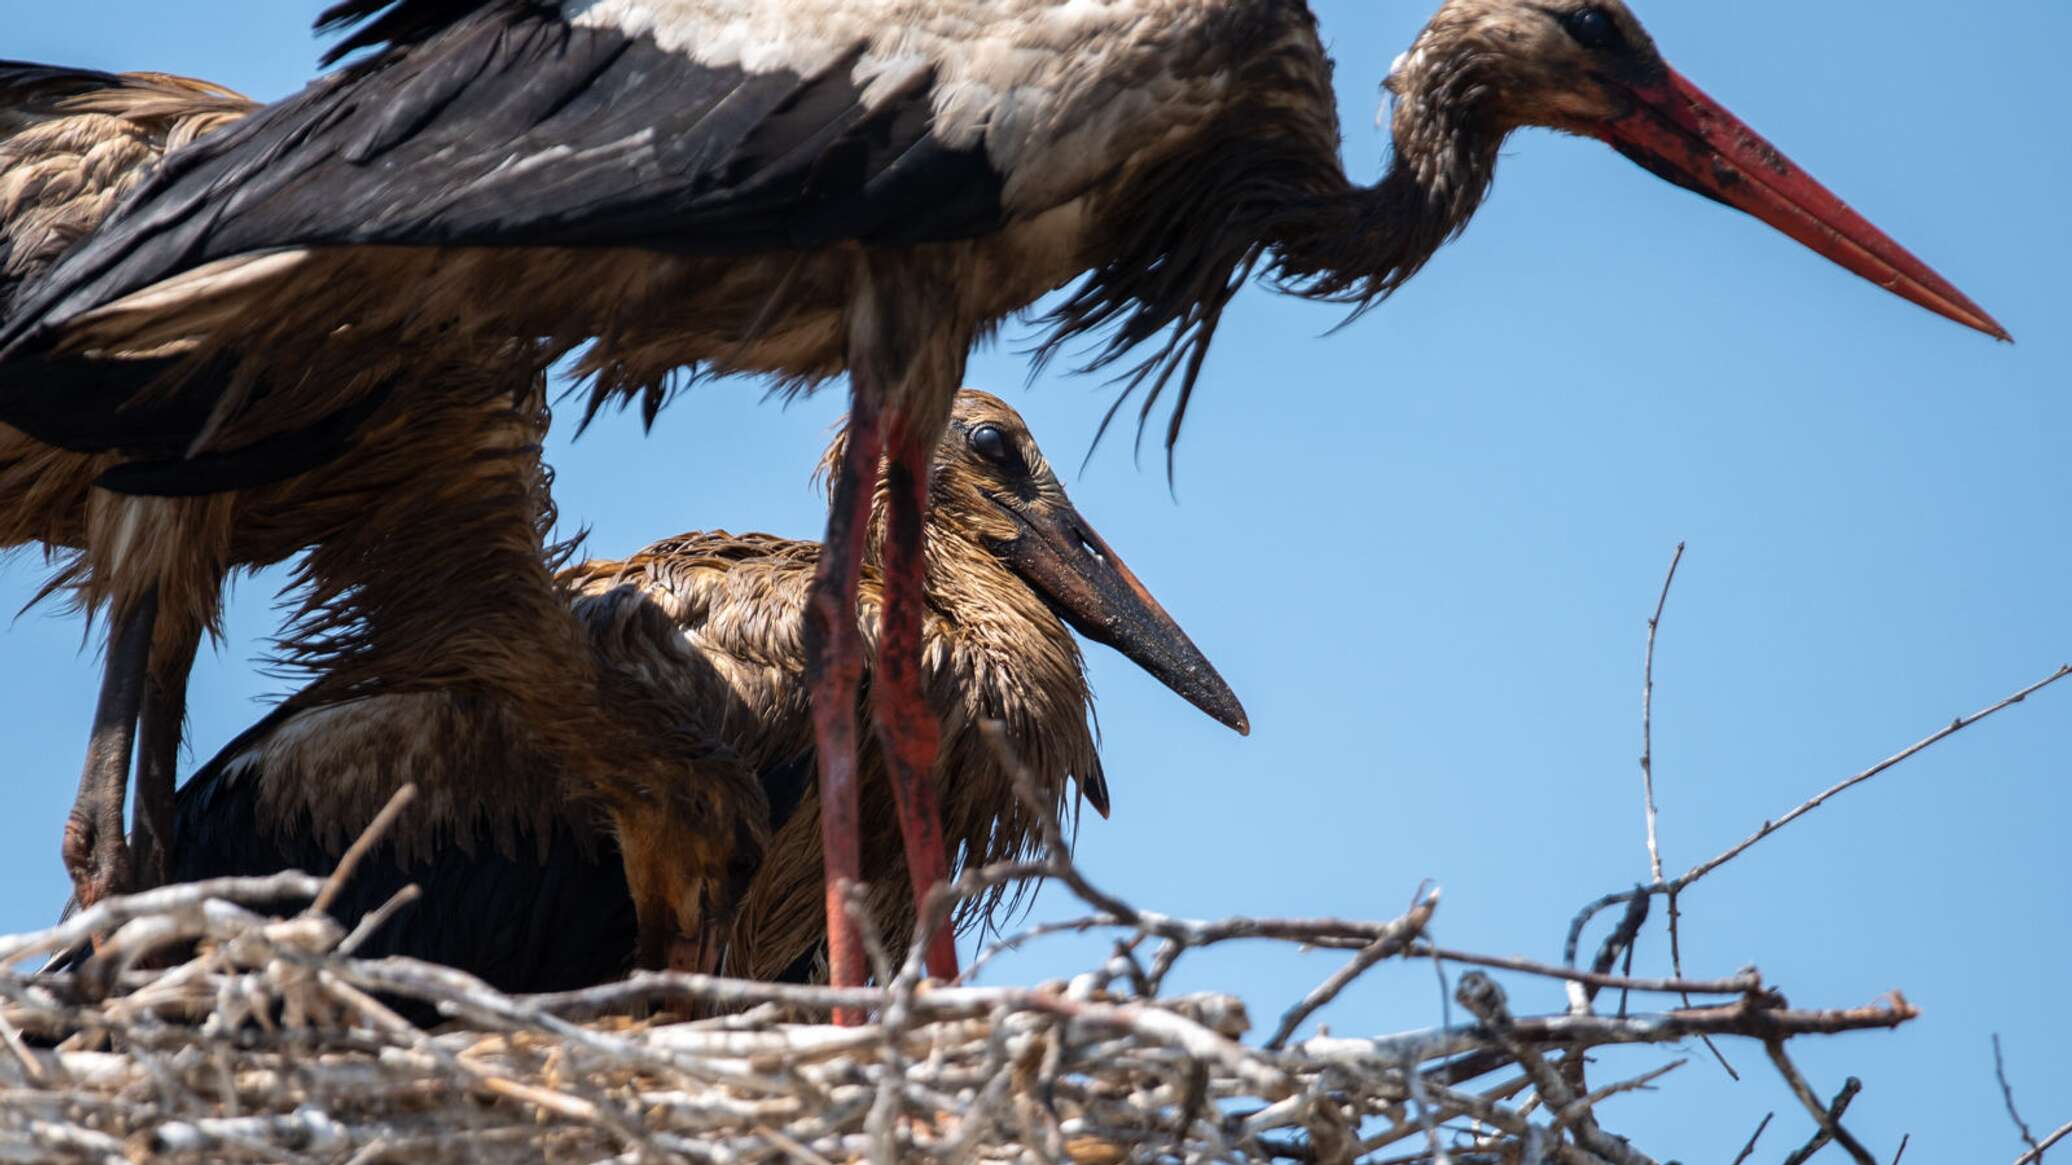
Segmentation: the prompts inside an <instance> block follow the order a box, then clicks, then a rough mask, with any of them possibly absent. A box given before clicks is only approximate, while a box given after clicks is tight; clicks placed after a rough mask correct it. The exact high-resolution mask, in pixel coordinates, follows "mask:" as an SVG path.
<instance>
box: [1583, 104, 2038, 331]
mask: <svg viewBox="0 0 2072 1165" xmlns="http://www.w3.org/2000/svg"><path fill="white" fill-rule="evenodd" d="M1666 71H1667V73H1668V76H1667V78H1666V79H1665V80H1663V81H1659V82H1653V83H1649V84H1646V85H1637V86H1631V87H1630V88H1629V90H1628V91H1629V92H1631V93H1632V94H1633V98H1634V108H1633V111H1632V112H1631V113H1628V114H1626V115H1625V116H1624V117H1620V118H1617V119H1615V120H1613V121H1609V122H1605V123H1603V124H1601V125H1599V126H1597V127H1596V128H1595V129H1594V130H1593V131H1592V132H1594V133H1595V134H1596V136H1598V137H1601V138H1603V139H1604V140H1605V141H1606V142H1609V143H1610V144H1611V145H1612V147H1613V148H1614V149H1616V150H1618V151H1619V152H1620V153H1622V154H1624V155H1626V156H1627V157H1629V158H1631V159H1633V160H1634V161H1635V162H1638V163H1639V164H1640V165H1642V166H1644V167H1646V168H1647V169H1648V170H1649V171H1651V172H1653V173H1654V174H1656V175H1657V176H1659V177H1661V178H1664V179H1667V180H1668V181H1670V182H1674V183H1676V184H1677V185H1678V186H1682V187H1684V188H1686V189H1689V190H1695V191H1697V192H1698V193H1700V194H1703V195H1704V196H1706V197H1707V198H1711V199H1714V200H1715V201H1718V202H1723V203H1726V204H1727V205H1728V206H1731V207H1734V208H1736V209H1738V210H1742V211H1746V212H1747V213H1749V214H1752V215H1754V216H1755V217H1757V218H1759V219H1761V220H1763V221H1764V222H1766V223H1769V224H1770V225H1771V226H1773V227H1776V228H1777V229H1778V230H1780V231H1783V232H1784V233H1785V234H1787V235H1790V236H1791V237H1792V238H1794V239H1797V240H1798V241H1799V242H1801V243H1804V244H1805V245H1806V246H1808V247H1811V248H1812V249H1813V250H1815V251H1818V252H1819V253H1821V254H1822V255H1825V256H1827V257H1828V258H1830V259H1832V260H1834V261H1835V262H1837V263H1839V264H1841V265H1842V266H1844V267H1847V268H1848V269H1849V270H1851V271H1854V272H1856V273H1857V274H1858V275H1861V276H1863V277H1864V278H1865V279H1868V280H1870V281H1871V282H1872V283H1875V284H1877V285H1878V286H1880V287H1882V288H1884V289H1885V290H1887V291H1890V292H1892V293H1893V294H1894V295H1897V296H1901V297H1902V298H1905V299H1910V300H1912V301H1913V302H1915V303H1917V304H1920V305H1921V306H1922V307H1925V308H1927V309H1928V310H1929V311H1932V312H1934V313H1936V314H1937V315H1940V316H1945V317H1947V318H1949V319H1953V320H1955V321H1957V322H1958V323H1960V324H1963V325H1964V326H1965V327H1967V328H1976V329H1977V330H1979V331H1981V332H1984V333H1985V334H1986V335H1988V336H1992V337H1993V338H1995V339H1998V340H2011V339H2013V337H2012V336H2009V335H2008V334H2007V329H2005V328H2003V327H2001V326H2000V324H1999V322H1998V321H1996V320H1994V319H1993V317H1992V316H1990V315H1987V314H1986V312H1985V311H1984V309H1982V308H1980V307H1979V306H1978V305H1977V304H1975V303H1973V302H1971V300H1970V299H1969V298H1967V297H1966V296H1965V295H1964V293H1963V292H1961V291H1958V290H1957V289H1956V288H1955V287H1953V286H1951V284H1950V281H1949V280H1947V279H1944V278H1943V277H1942V276H1940V275H1937V274H1936V273H1935V272H1934V271H1933V270H1930V269H1929V266H1928V264H1926V263H1923V262H1922V261H1921V260H1919V259H1916V258H1915V257H1914V256H1913V255H1912V254H1910V253H1908V251H1907V249H1906V248H1905V247H1902V246H1900V245H1899V244H1898V243H1895V242H1893V241H1892V239H1891V238H1889V237H1888V236H1887V235H1886V234H1885V232H1883V231H1881V230H1879V229H1878V228H1876V227H1874V226H1872V225H1871V224H1870V223H1869V222H1867V221H1865V220H1864V217H1863V216H1862V215H1860V214H1857V213H1856V212H1855V211H1853V210H1851V209H1849V206H1848V204H1847V203H1845V202H1843V201H1842V200H1841V199H1839V198H1836V197H1835V196H1834V195H1833V194H1832V193H1830V192H1829V191H1828V189H1827V188H1826V187H1825V186H1822V185H1821V184H1820V183H1818V182H1815V181H1814V180H1813V179H1812V177H1811V176H1809V175H1808V174H1807V173H1806V172H1805V171H1804V170H1801V169H1800V168H1799V167H1798V166H1797V165H1795V164H1793V162H1792V161H1791V159H1789V158H1787V157H1785V156H1784V155H1783V153H1781V152H1780V151H1779V150H1778V149H1777V147H1775V146H1773V145H1771V144H1770V143H1769V142H1767V141H1765V140H1763V137H1762V135H1761V134H1758V133H1756V132H1755V131H1754V130H1752V129H1750V128H1748V126H1747V125H1746V124H1745V123H1744V122H1742V120H1741V119H1740V118H1738V117H1735V116H1734V115H1733V114H1731V113H1728V112H1727V111H1726V109H1724V108H1722V107H1721V105H1720V104H1719V102H1717V101H1714V100H1713V99H1712V98H1710V97H1707V96H1706V95H1705V93H1704V91H1703V90H1701V89H1699V88H1698V87H1697V86H1696V85H1693V84H1691V83H1690V82H1689V81H1688V80H1686V79H1684V77H1683V76H1682V75H1681V74H1679V73H1677V71H1676V70H1674V69H1669V70H1666Z"/></svg>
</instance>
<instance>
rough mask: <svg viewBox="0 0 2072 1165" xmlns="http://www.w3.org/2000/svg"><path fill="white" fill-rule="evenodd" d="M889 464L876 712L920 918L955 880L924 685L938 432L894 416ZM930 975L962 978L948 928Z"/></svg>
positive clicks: (939, 938)
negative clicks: (929, 526) (931, 896)
mask: <svg viewBox="0 0 2072 1165" xmlns="http://www.w3.org/2000/svg"><path fill="white" fill-rule="evenodd" d="M891 428H892V433H891V439H890V442H889V452H890V454H891V456H890V458H889V460H888V463H887V465H886V467H885V492H886V500H887V502H888V503H889V511H890V512H889V513H888V514H887V515H886V530H885V546H884V551H883V555H884V567H885V600H884V614H883V619H884V623H883V626H882V627H881V628H880V629H879V633H878V665H877V671H876V672H875V673H874V674H873V676H872V680H871V692H872V695H873V706H872V709H871V711H872V713H873V716H874V718H875V719H876V721H877V728H878V740H879V743H880V744H881V745H882V746H883V748H884V750H885V762H886V769H887V770H888V772H889V773H890V774H891V777H892V792H893V795H894V797H896V798H897V800H898V803H899V831H900V836H901V837H902V838H903V839H904V840H905V842H906V858H907V876H908V877H909V878H911V879H912V880H913V883H914V908H915V911H916V915H915V917H916V918H919V917H920V913H919V912H920V911H921V910H922V909H923V908H924V907H925V905H926V903H927V900H928V892H929V891H930V890H932V889H933V888H934V887H936V886H937V885H939V884H941V883H943V882H947V881H948V880H949V877H950V864H949V856H948V854H947V853H945V852H944V849H943V841H942V808H941V806H940V804H939V799H938V798H937V796H936V791H935V750H936V739H937V736H938V735H939V733H940V729H939V727H938V726H937V724H936V721H935V713H934V712H933V711H932V710H931V709H930V708H929V707H928V700H927V697H926V695H925V694H924V693H923V691H922V681H921V622H922V617H923V615H924V614H925V613H926V611H927V608H928V598H927V594H926V590H925V586H926V581H927V577H928V566H927V557H926V554H925V552H924V551H925V539H924V537H923V531H922V527H923V523H924V522H925V521H926V519H927V516H928V466H929V461H930V459H931V458H932V457H933V456H934V453H935V444H936V440H937V437H938V436H939V435H938V434H936V433H923V432H917V431H915V427H914V426H911V425H908V424H904V423H902V421H901V419H899V418H897V417H895V419H894V421H893V422H892V426H891ZM928 973H929V974H930V975H932V976H934V977H936V978H938V979H954V978H956V976H957V936H956V934H955V933H954V932H953V931H952V930H951V929H950V928H949V927H948V926H943V927H941V928H939V929H938V930H936V932H935V933H934V935H933V936H931V937H930V939H929V942H928Z"/></svg>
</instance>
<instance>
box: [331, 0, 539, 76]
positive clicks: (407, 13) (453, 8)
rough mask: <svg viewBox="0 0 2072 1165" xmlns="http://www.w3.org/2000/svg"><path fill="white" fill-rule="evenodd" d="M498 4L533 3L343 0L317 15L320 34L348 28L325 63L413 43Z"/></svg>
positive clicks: (521, 0)
mask: <svg viewBox="0 0 2072 1165" xmlns="http://www.w3.org/2000/svg"><path fill="white" fill-rule="evenodd" d="M499 4H502V5H506V6H509V7H512V8H522V7H528V6H535V5H531V4H530V3H529V0H342V2H341V3H337V4H333V5H332V6H330V7H329V8H326V9H324V10H323V12H321V13H319V14H318V15H317V32H318V33H319V34H320V35H328V34H330V33H334V32H345V30H347V29H348V28H351V31H350V32H346V35H345V36H344V37H342V38H341V39H340V40H339V42H338V43H337V44H335V45H332V46H331V48H330V50H329V51H327V52H325V54H324V63H325V64H326V65H331V64H336V63H337V62H338V61H339V60H340V59H342V58H344V57H345V56H347V55H348V54H351V53H355V52H358V51H359V50H361V49H386V48H391V47H398V46H402V45H411V44H416V43H418V42H419V41H422V40H425V39H426V38H428V37H431V36H434V35H436V34H437V33H438V32H439V31H440V30H441V29H444V28H446V27H447V26H448V25H451V24H455V23H457V22H459V21H460V20H462V19H465V18H466V17H468V16H471V15H473V14H474V13H475V12H477V11H478V10H480V9H484V8H490V7H494V6H497V5H499ZM353 25H358V27H357V28H353V27H352V26H353Z"/></svg>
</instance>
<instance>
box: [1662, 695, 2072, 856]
mask: <svg viewBox="0 0 2072 1165" xmlns="http://www.w3.org/2000/svg"><path fill="white" fill-rule="evenodd" d="M2068 675H2072V664H2066V665H2064V666H2063V667H2060V668H2058V670H2056V671H2054V672H2052V673H2051V674H2049V675H2047V676H2045V677H2043V678H2042V679H2040V680H2037V681H2036V682H2035V683H2033V684H2030V685H2029V686H2028V687H2026V688H2023V689H2022V690H2021V691H2019V692H2016V693H2015V694H2014V695H2012V696H2009V697H2007V698H2006V699H2004V700H2002V701H2000V702H1999V703H1997V704H1994V705H1992V706H1990V707H1987V708H1983V709H1981V710H1979V711H1977V712H1973V713H1972V714H1971V715H1969V716H1959V717H1957V718H1956V719H1955V720H1952V721H1950V722H1949V723H1948V724H1947V725H1945V726H1943V727H1942V728H1939V729H1937V730H1936V731H1934V732H1931V733H1929V734H1928V735H1927V736H1925V737H1922V738H1921V739H1920V740H1917V741H1915V742H1914V743H1912V744H1910V745H1908V746H1907V747H1905V748H1903V749H1901V750H1899V751H1898V752H1896V753H1894V754H1892V755H1891V756H1889V757H1886V758H1885V759H1884V760H1881V761H1879V762H1878V763H1877V764H1874V765H1872V766H1871V767H1869V768H1867V769H1865V770H1863V771H1862V772H1860V773H1857V774H1856V775H1854V776H1852V777H1849V778H1847V779H1845V780H1843V781H1840V782H1839V783H1837V784H1835V785H1833V786H1831V787H1829V788H1827V789H1824V790H1822V791H1821V792H1820V793H1818V794H1816V795H1815V796H1813V797H1812V798H1811V799H1810V800H1807V801H1805V802H1804V803H1802V804H1800V805H1799V806H1797V807H1796V808H1794V809H1793V810H1792V811H1791V812H1789V813H1786V814H1785V815H1784V816H1782V817H1779V818H1778V819H1776V820H1775V821H1765V822H1763V825H1762V828H1760V829H1758V830H1756V831H1755V832H1754V833H1752V834H1749V835H1748V836H1747V837H1746V838H1743V839H1742V840H1741V841H1740V842H1739V843H1738V844H1736V845H1733V846H1731V847H1729V848H1728V849H1727V850H1725V851H1724V852H1722V853H1720V854H1718V855H1717V856H1715V857H1711V858H1708V859H1706V860H1705V861H1702V862H1699V863H1698V864H1697V865H1695V866H1692V867H1691V868H1690V869H1689V870H1686V871H1684V873H1683V874H1682V876H1680V877H1678V878H1677V879H1676V881H1675V882H1673V883H1670V885H1671V886H1673V887H1674V888H1675V889H1676V890H1677V891H1678V892H1681V891H1683V890H1686V889H1688V888H1690V886H1691V885H1692V884H1693V883H1695V882H1697V881H1698V879H1700V878H1703V877H1704V876H1705V875H1707V874H1710V873H1711V872H1712V871H1714V870H1716V869H1719V868H1720V867H1721V866H1723V865H1726V864H1727V863H1728V862H1730V861H1733V860H1734V859H1735V858H1737V857H1740V856H1741V855H1742V854H1743V853H1746V852H1747V850H1748V847H1750V846H1752V845H1754V844H1755V843H1757V842H1759V841H1761V840H1763V839H1764V838H1766V837H1768V836H1770V835H1771V834H1773V833H1775V832H1777V831H1778V830H1780V829H1783V828H1784V827H1785V826H1787V825H1790V824H1791V823H1792V822H1794V821H1797V820H1798V819H1799V818H1801V817H1804V816H1805V815H1806V814H1808V813H1811V812H1812V811H1813V810H1815V809H1818V808H1820V807H1821V806H1822V805H1824V804H1826V803H1827V801H1828V800H1829V799H1830V798H1832V797H1834V796H1835V795H1837V794H1839V793H1843V792H1846V791H1848V790H1850V789H1852V788H1855V787H1856V786H1857V785H1860V784H1862V783H1864V782H1865V781H1868V780H1870V779H1871V778H1872V777H1875V776H1877V775H1878V774H1879V773H1882V772H1884V771H1885V770H1886V769H1889V768H1891V767H1892V766H1894V765H1896V764H1899V763H1900V762H1901V761H1904V760H1907V759H1908V758H1910V757H1912V756H1913V755H1915V754H1916V753H1919V752H1921V751H1922V750H1923V749H1926V748H1928V747H1929V746H1930V745H1933V744H1936V743H1938V742H1940V741H1943V740H1947V739H1948V738H1950V737H1952V736H1955V735H1956V734H1957V733H1959V732H1962V731H1964V730H1965V729H1966V728H1969V727H1971V726H1972V725H1974V724H1976V723H1978V722H1979V721H1981V720H1984V719H1985V718H1986V717H1988V716H1991V715H1993V714H1994V713H1995V712H1999V711H2001V710H2002V709H2005V708H2008V707H2011V706H2013V705H2015V704H2019V703H2021V702H2022V701H2023V700H2026V699H2028V698H2029V697H2030V696H2033V695H2035V694H2036V693H2037V692H2040V691H2042V690H2043V689H2045V688H2047V687H2049V686H2050V685H2052V684H2054V683H2057V682H2058V681H2059V680H2062V679H2064V678H2065V677H2066V676H2068ZM1664 889H1667V887H1664Z"/></svg>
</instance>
